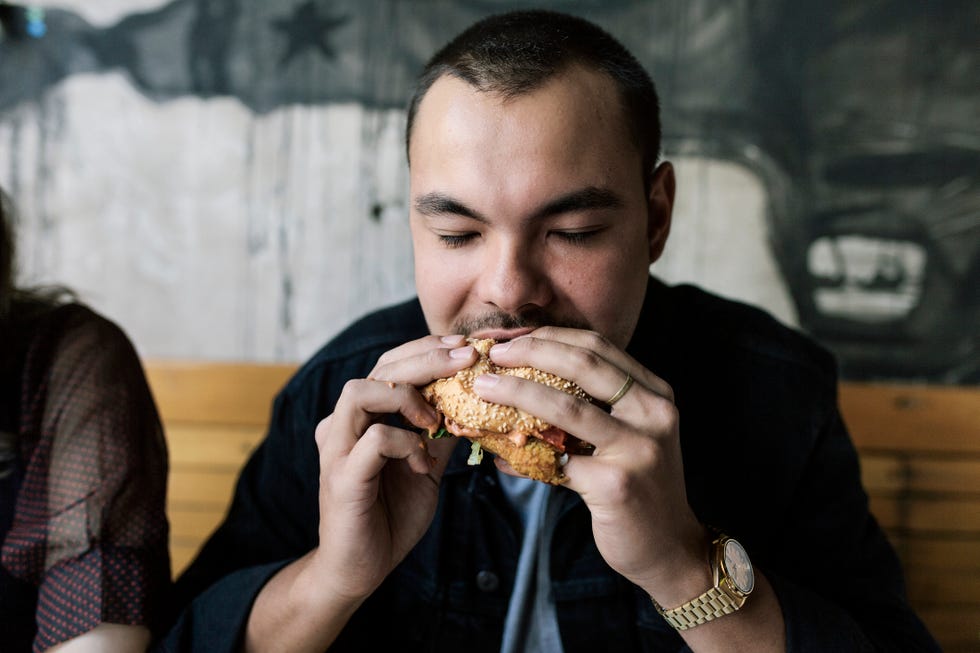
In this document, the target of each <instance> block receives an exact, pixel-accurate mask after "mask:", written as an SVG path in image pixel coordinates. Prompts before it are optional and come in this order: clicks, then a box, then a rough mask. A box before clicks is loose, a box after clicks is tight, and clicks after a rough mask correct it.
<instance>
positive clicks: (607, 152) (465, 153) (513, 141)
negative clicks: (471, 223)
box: [409, 66, 639, 178]
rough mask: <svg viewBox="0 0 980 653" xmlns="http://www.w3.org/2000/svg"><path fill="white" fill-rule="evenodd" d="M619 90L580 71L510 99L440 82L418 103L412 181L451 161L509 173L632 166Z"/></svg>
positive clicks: (454, 81)
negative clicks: (524, 167) (526, 167)
mask: <svg viewBox="0 0 980 653" xmlns="http://www.w3.org/2000/svg"><path fill="white" fill-rule="evenodd" d="M620 97H621V96H620V93H619V90H618V88H617V86H616V84H615V82H614V81H613V80H612V78H611V77H609V76H608V75H606V74H605V73H602V72H599V71H595V70H591V69H587V68H584V67H581V66H571V67H569V68H568V69H566V70H564V71H562V72H560V73H559V74H557V75H555V76H553V77H551V78H550V79H548V80H546V81H545V82H544V83H543V84H542V85H541V86H539V87H537V88H534V89H532V90H531V91H528V92H526V93H522V94H519V95H515V96H510V97H507V96H504V95H502V94H500V93H498V92H495V91H481V90H479V89H477V88H475V87H473V86H471V85H470V84H468V83H467V82H465V81H463V80H461V79H458V78H456V77H453V76H451V75H443V76H442V77H440V78H439V79H437V80H436V81H435V83H433V85H432V86H431V87H430V88H429V91H428V92H427V93H426V95H425V96H424V97H423V99H422V101H421V103H420V104H419V109H418V113H417V114H416V117H415V124H414V125H413V129H412V137H411V141H410V149H409V154H410V161H411V167H412V174H413V178H415V177H418V175H417V174H416V173H417V172H418V170H419V169H421V170H423V171H425V170H429V169H430V168H431V167H433V166H435V167H437V168H445V167H446V165H445V164H446V162H447V161H449V160H454V161H456V162H457V163H462V160H464V159H465V160H467V162H468V163H470V164H473V163H474V162H475V161H477V160H482V161H483V162H485V163H484V164H483V165H486V166H488V167H491V168H492V167H494V164H496V165H500V164H504V165H506V166H508V167H510V166H514V165H520V164H522V163H526V162H530V161H534V160H537V161H539V162H542V163H545V164H546V165H559V166H566V165H574V167H577V168H582V169H584V168H588V167H590V166H592V167H600V168H601V167H603V166H608V164H609V161H608V160H609V159H613V160H623V159H626V160H627V161H631V160H632V159H633V158H636V159H638V158H639V149H638V147H637V145H636V144H635V143H634V142H633V139H632V138H631V132H630V130H629V128H628V125H627V123H626V114H625V111H624V110H623V106H622V102H621V99H620Z"/></svg>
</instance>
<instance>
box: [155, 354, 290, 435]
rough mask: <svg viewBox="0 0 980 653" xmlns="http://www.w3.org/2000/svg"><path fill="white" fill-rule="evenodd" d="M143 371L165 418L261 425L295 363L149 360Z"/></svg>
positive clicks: (265, 421) (264, 422)
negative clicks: (262, 363)
mask: <svg viewBox="0 0 980 653" xmlns="http://www.w3.org/2000/svg"><path fill="white" fill-rule="evenodd" d="M145 367H146V376H147V379H148V380H149V382H150V388H151V389H152V390H153V396H154V398H155V399H156V402H157V406H158V408H159V409H160V413H161V415H163V418H164V420H165V421H169V422H178V421H181V422H211V423H218V424H252V425H259V426H263V427H264V426H265V425H266V424H267V423H268V421H269V415H270V412H271V409H272V404H271V398H272V397H274V396H275V394H276V393H277V392H278V391H279V390H280V389H281V388H282V387H283V385H285V383H286V381H287V380H288V379H289V377H290V376H292V374H293V372H295V370H296V366H295V365H271V364H270V365H259V364H252V363H249V364H246V363H210V362H208V363H205V362H183V361H166V360H153V361H148V362H147V363H146V366H145Z"/></svg>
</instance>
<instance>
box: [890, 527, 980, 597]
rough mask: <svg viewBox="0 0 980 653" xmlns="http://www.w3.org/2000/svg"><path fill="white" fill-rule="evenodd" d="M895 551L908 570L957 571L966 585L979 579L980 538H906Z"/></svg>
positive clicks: (979, 536) (920, 536) (976, 536)
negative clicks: (960, 573)
mask: <svg viewBox="0 0 980 653" xmlns="http://www.w3.org/2000/svg"><path fill="white" fill-rule="evenodd" d="M896 548H897V549H898V551H899V553H900V554H901V556H902V561H903V562H904V563H905V567H906V569H910V570H922V571H930V570H934V569H958V570H960V571H961V572H962V573H963V578H964V581H965V580H966V579H967V578H969V577H970V576H974V577H976V576H978V575H980V534H978V535H974V536H972V537H969V538H964V539H950V538H937V537H926V536H923V535H917V536H907V537H904V538H903V539H902V540H901V541H900V543H898V544H897V546H896ZM978 585H980V583H978Z"/></svg>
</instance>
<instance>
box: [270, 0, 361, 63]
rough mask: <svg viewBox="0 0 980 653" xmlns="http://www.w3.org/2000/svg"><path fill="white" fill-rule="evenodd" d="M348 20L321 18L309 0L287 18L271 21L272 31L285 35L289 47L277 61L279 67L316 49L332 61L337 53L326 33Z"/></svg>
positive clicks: (346, 17)
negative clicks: (328, 40) (307, 51)
mask: <svg viewBox="0 0 980 653" xmlns="http://www.w3.org/2000/svg"><path fill="white" fill-rule="evenodd" d="M348 20H349V17H348V16H341V17H340V18H334V17H331V16H321V15H320V14H319V13H318V12H317V9H316V2H315V1H314V0H309V1H308V2H304V3H303V4H301V5H299V6H297V7H296V9H294V10H293V15H292V16H290V17H289V18H279V19H276V20H274V21H272V27H273V29H276V30H278V31H280V32H282V33H283V34H285V35H286V38H288V39H289V47H288V48H287V50H286V54H285V55H283V57H282V59H281V60H280V61H279V66H280V67H282V66H285V65H286V64H288V63H289V62H290V61H292V60H293V58H294V57H296V56H297V55H299V54H301V53H303V52H305V51H306V50H309V49H310V48H317V49H319V50H320V52H321V53H323V56H324V57H326V58H328V59H334V58H336V56H337V53H335V52H334V51H333V48H331V47H330V44H329V43H327V32H330V31H332V30H334V29H336V28H338V27H340V26H341V25H343V24H344V23H346V22H347V21H348Z"/></svg>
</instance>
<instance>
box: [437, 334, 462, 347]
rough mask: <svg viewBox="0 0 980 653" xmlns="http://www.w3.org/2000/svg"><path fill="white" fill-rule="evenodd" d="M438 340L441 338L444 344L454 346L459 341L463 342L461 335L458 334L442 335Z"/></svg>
mask: <svg viewBox="0 0 980 653" xmlns="http://www.w3.org/2000/svg"><path fill="white" fill-rule="evenodd" d="M440 340H442V342H443V343H444V344H447V345H453V346H456V345H458V344H460V343H461V342H463V336H460V335H454V336H443V337H442V338H440Z"/></svg>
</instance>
